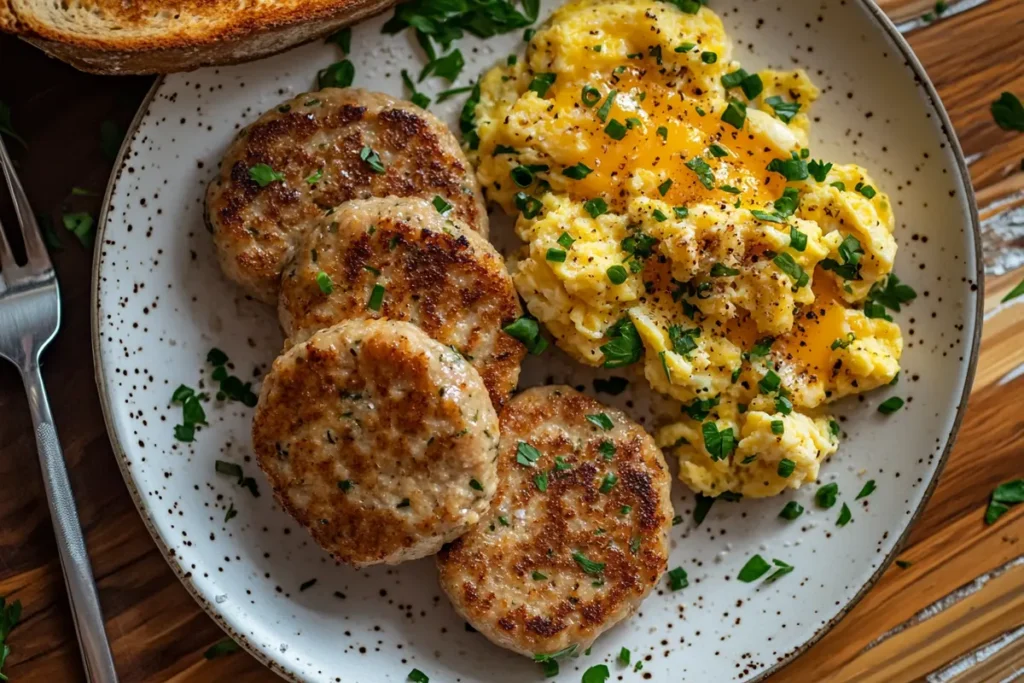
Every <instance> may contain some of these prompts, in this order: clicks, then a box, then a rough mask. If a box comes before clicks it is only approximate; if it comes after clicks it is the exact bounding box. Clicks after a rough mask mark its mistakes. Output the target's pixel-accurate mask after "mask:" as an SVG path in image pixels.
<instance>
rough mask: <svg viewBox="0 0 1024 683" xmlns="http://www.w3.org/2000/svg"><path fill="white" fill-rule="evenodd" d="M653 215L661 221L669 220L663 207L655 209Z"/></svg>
mask: <svg viewBox="0 0 1024 683" xmlns="http://www.w3.org/2000/svg"><path fill="white" fill-rule="evenodd" d="M651 215H652V216H654V220H656V221H658V222H659V223H664V222H665V221H667V220H668V216H666V215H665V212H664V211H662V210H661V209H655V210H654V211H652V212H651Z"/></svg>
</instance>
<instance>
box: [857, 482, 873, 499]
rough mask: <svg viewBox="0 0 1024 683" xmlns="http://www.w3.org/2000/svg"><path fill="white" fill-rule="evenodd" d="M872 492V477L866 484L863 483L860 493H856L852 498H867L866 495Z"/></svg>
mask: <svg viewBox="0 0 1024 683" xmlns="http://www.w3.org/2000/svg"><path fill="white" fill-rule="evenodd" d="M874 492H875V480H874V479H869V480H868V482H867V483H866V484H864V488H862V489H861V490H860V493H858V494H857V497H856V498H855V499H854V500H860V499H861V498H867V497H868V496H870V495H871V494H872V493H874Z"/></svg>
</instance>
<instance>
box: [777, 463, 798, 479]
mask: <svg viewBox="0 0 1024 683" xmlns="http://www.w3.org/2000/svg"><path fill="white" fill-rule="evenodd" d="M794 470H796V463H795V462H793V461H792V460H790V459H789V458H783V459H782V460H780V461H779V469H778V473H779V476H780V477H782V478H783V479H788V478H789V476H790V475H791V474H793V471H794Z"/></svg>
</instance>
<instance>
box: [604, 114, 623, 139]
mask: <svg viewBox="0 0 1024 683" xmlns="http://www.w3.org/2000/svg"><path fill="white" fill-rule="evenodd" d="M626 130H627V128H626V127H625V126H624V125H622V122H621V121H619V120H618V119H612V120H611V121H609V122H608V125H607V126H605V127H604V132H605V135H607V136H608V137H610V138H611V139H612V140H621V139H622V138H624V137H626Z"/></svg>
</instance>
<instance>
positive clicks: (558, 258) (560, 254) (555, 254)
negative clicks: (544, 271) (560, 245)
mask: <svg viewBox="0 0 1024 683" xmlns="http://www.w3.org/2000/svg"><path fill="white" fill-rule="evenodd" d="M545 258H546V259H547V260H548V261H552V262H553V263H564V262H565V251H564V250H562V249H554V248H551V249H548V252H547V254H546V255H545Z"/></svg>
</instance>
